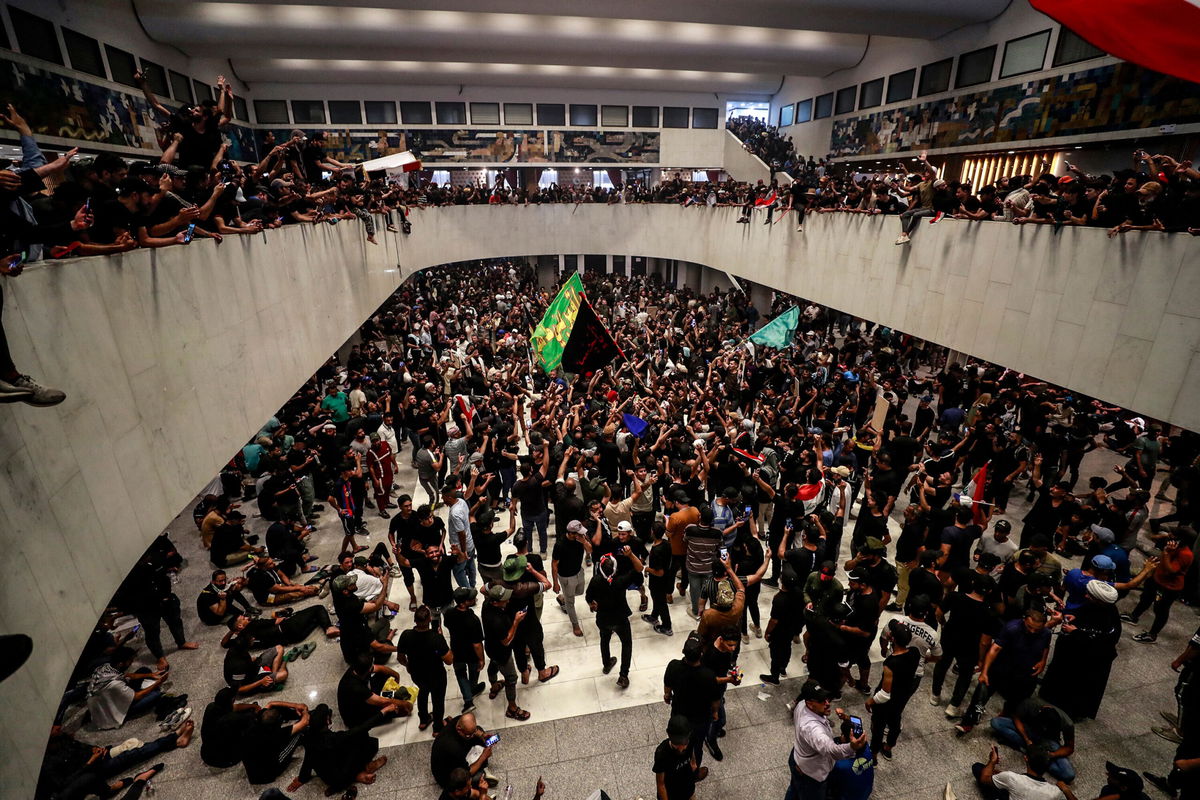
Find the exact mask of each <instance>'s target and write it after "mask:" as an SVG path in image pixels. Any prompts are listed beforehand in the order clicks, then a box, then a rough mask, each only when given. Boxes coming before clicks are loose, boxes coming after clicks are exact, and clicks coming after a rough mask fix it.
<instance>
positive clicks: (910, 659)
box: [875, 647, 921, 705]
mask: <svg viewBox="0 0 1200 800" xmlns="http://www.w3.org/2000/svg"><path fill="white" fill-rule="evenodd" d="M920 663H921V652H920V651H919V650H917V648H915V647H910V648H908V649H907V650H906V651H905V652H903V653H901V654H900V655H890V656H888V657H887V658H885V659H884V660H883V665H884V666H885V667H887V668H888V669H890V670H891V671H892V691H891V696H892V699H891V700H889V701H888V702H889V703H899V704H900V705H903V704H904V703H906V702H907V701H908V698H909V697H911V696H912V693H913V691H914V690H916V688H917V667H918V666H919V665H920ZM882 675H883V672H882V670H881V671H880V682H879V686H876V687H875V689H876V691H878V690H879V689H880V688H881V687H882V686H883V677H882Z"/></svg>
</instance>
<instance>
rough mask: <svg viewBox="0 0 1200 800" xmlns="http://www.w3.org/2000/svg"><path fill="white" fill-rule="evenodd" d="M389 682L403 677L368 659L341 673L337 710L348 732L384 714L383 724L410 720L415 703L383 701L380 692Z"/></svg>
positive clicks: (394, 700) (408, 701)
mask: <svg viewBox="0 0 1200 800" xmlns="http://www.w3.org/2000/svg"><path fill="white" fill-rule="evenodd" d="M388 678H395V679H396V680H399V679H400V673H398V672H396V670H394V669H392V668H391V667H386V666H384V665H382V664H372V663H371V659H370V657H368V656H365V655H363V656H360V657H358V658H356V659H355V660H354V663H352V664H351V665H350V668H349V669H347V670H346V671H345V672H344V673H342V679H341V680H340V681H338V688H337V706H338V713H339V714H341V715H342V722H343V723H345V725H346V727H347V728H355V727H358V726H359V725H363V724H365V723H366V722H368V721H370V720H371V719H372V718H374V717H375V716H376V715H377V714H383V715H384V716H383V718H382V719H381V720H380V721H390V720H391V719H392V718H393V717H397V716H407V715H408V714H410V713H411V712H412V701H411V700H407V699H398V698H394V697H384V696H383V695H381V694H379V692H378V691H377V689H378V688H380V687H382V686H383V684H384V683H386V682H387V679H388Z"/></svg>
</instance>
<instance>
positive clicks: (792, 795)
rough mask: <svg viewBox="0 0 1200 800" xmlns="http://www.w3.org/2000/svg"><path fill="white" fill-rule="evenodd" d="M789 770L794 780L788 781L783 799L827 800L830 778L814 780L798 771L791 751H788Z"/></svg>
mask: <svg viewBox="0 0 1200 800" xmlns="http://www.w3.org/2000/svg"><path fill="white" fill-rule="evenodd" d="M788 772H789V773H791V776H792V780H791V782H790V783H788V790H787V794H786V795H784V796H783V800H825V788H826V786H827V784H828V780H824V781H818V780H813V779H812V778H810V777H808V776H807V775H805V774H803V773H800V772H797V771H796V762H795V761H793V760H792V754H791V753H788Z"/></svg>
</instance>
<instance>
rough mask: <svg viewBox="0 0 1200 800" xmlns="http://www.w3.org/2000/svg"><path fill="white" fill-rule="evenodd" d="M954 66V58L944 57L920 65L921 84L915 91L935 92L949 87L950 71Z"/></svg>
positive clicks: (922, 93) (921, 93)
mask: <svg viewBox="0 0 1200 800" xmlns="http://www.w3.org/2000/svg"><path fill="white" fill-rule="evenodd" d="M953 68H954V59H953V58H945V59H942V60H941V61H935V62H933V63H932V64H926V65H925V66H923V67H921V84H920V88H919V89H918V91H917V94H919V95H927V94H937V93H938V92H944V91H946V90H947V89H949V88H950V71H951V70H952V69H953Z"/></svg>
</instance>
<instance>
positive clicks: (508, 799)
mask: <svg viewBox="0 0 1200 800" xmlns="http://www.w3.org/2000/svg"><path fill="white" fill-rule="evenodd" d="M512 796H513V787H512V784H511V783H510V784H508V785H507V786H505V787H504V800H512Z"/></svg>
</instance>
